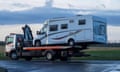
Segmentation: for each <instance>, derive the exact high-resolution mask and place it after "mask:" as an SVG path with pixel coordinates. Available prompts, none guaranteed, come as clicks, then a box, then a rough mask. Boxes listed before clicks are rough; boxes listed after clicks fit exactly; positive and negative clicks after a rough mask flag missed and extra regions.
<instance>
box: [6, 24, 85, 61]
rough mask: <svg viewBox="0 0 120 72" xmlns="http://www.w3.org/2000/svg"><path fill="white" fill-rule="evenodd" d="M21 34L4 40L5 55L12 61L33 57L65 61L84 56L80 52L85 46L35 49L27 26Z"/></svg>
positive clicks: (12, 34)
mask: <svg viewBox="0 0 120 72" xmlns="http://www.w3.org/2000/svg"><path fill="white" fill-rule="evenodd" d="M22 29H23V34H15V33H11V34H10V35H8V36H6V38H5V42H6V45H5V54H6V56H8V57H10V58H11V59H12V60H18V59H19V58H24V59H25V60H28V61H30V60H31V59H32V58H33V57H38V58H39V57H45V58H46V59H47V60H50V61H53V60H56V59H60V60H61V61H66V60H68V59H69V58H70V57H72V56H79V57H80V56H85V54H84V53H83V52H81V50H83V49H86V48H87V46H86V45H84V46H82V47H80V46H74V47H73V46H61V45H56V46H55V45H54V46H40V47H35V46H34V45H33V44H32V42H33V36H32V31H31V29H30V27H29V26H28V25H25V27H23V28H22Z"/></svg>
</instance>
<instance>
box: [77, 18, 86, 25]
mask: <svg viewBox="0 0 120 72" xmlns="http://www.w3.org/2000/svg"><path fill="white" fill-rule="evenodd" d="M85 23H86V20H84V19H82V20H79V22H78V24H79V25H84V24H85Z"/></svg>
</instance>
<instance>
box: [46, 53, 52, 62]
mask: <svg viewBox="0 0 120 72" xmlns="http://www.w3.org/2000/svg"><path fill="white" fill-rule="evenodd" d="M45 57H46V59H47V60H49V61H53V60H54V55H53V53H52V52H47V53H46V55H45Z"/></svg>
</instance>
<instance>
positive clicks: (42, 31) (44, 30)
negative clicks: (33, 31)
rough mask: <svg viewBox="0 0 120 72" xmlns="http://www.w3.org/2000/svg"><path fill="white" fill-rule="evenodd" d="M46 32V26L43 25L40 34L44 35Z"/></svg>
mask: <svg viewBox="0 0 120 72" xmlns="http://www.w3.org/2000/svg"><path fill="white" fill-rule="evenodd" d="M46 31H47V24H44V26H43V27H42V29H41V31H40V32H41V33H45V32H46Z"/></svg>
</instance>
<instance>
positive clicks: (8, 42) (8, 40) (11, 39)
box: [6, 37, 14, 44]
mask: <svg viewBox="0 0 120 72" xmlns="http://www.w3.org/2000/svg"><path fill="white" fill-rule="evenodd" d="M13 40H14V39H13V37H7V38H6V44H11V43H13Z"/></svg>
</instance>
